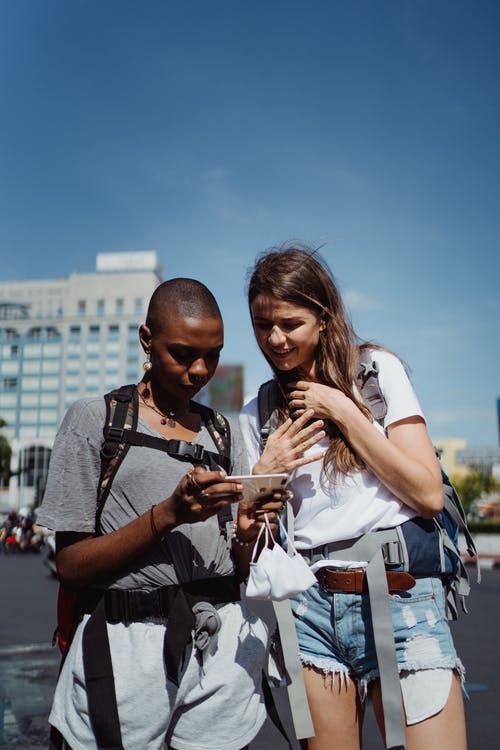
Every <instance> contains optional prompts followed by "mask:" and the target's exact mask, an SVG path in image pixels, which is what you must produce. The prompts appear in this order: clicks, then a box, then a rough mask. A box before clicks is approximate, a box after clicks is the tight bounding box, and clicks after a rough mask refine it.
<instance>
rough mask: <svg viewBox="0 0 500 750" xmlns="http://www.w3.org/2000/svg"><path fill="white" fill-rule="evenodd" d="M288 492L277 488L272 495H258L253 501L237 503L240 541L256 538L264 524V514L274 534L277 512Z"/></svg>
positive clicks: (288, 495)
mask: <svg viewBox="0 0 500 750" xmlns="http://www.w3.org/2000/svg"><path fill="white" fill-rule="evenodd" d="M289 497H290V493H289V492H288V491H287V490H278V491H276V492H274V493H273V494H272V495H267V496H265V497H260V498H258V499H257V500H255V501H242V502H240V503H239V505H238V526H237V532H236V534H237V538H238V539H239V540H240V541H241V542H253V541H255V539H257V537H258V535H259V531H260V529H261V527H262V526H263V525H264V524H265V516H266V514H267V518H268V521H269V524H270V526H271V531H272V533H273V536H276V532H277V528H278V513H280V512H281V511H282V510H283V506H284V505H285V502H286V500H287V498H289Z"/></svg>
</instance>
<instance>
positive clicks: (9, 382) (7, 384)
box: [2, 378, 17, 391]
mask: <svg viewBox="0 0 500 750" xmlns="http://www.w3.org/2000/svg"><path fill="white" fill-rule="evenodd" d="M2 385H3V387H4V389H5V390H6V391H13V390H14V389H15V388H17V378H3V380H2Z"/></svg>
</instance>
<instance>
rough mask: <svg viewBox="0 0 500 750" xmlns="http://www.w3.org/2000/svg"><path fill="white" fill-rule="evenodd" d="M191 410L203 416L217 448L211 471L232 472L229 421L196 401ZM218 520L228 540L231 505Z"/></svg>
mask: <svg viewBox="0 0 500 750" xmlns="http://www.w3.org/2000/svg"><path fill="white" fill-rule="evenodd" d="M191 408H192V409H193V411H197V412H198V414H200V415H201V418H202V419H203V422H204V423H205V426H206V428H207V430H208V431H209V433H210V436H211V438H212V440H213V441H214V443H215V445H216V446H217V450H218V451H219V455H217V456H215V457H214V460H213V462H212V463H209V468H210V469H218V468H219V467H222V468H223V469H224V471H225V472H227V473H230V471H231V427H230V424H229V420H228V419H226V417H225V416H224V415H223V414H221V413H220V412H218V411H215V409H211V408H210V407H209V406H205V405H204V404H199V403H198V402H196V401H192V402H191ZM205 453H207V455H209V456H212V457H213V454H210V453H209V451H205ZM217 519H218V521H219V529H220V532H221V534H222V535H223V536H224V538H225V539H227V538H228V536H229V534H228V528H229V525H230V524H232V522H233V513H232V509H231V506H230V505H226V506H225V507H224V508H221V510H219V512H218V513H217Z"/></svg>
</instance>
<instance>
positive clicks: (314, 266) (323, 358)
mask: <svg viewBox="0 0 500 750" xmlns="http://www.w3.org/2000/svg"><path fill="white" fill-rule="evenodd" d="M259 294H268V295H271V296H273V297H276V299H279V300H284V301H286V302H290V303H292V304H296V305H300V306H301V307H307V308H309V309H310V310H312V311H313V312H315V313H317V314H318V315H319V316H320V318H321V319H322V321H323V323H324V330H322V331H321V332H320V338H319V343H318V347H317V349H316V371H317V379H318V382H320V383H324V384H325V385H330V386H332V387H334V388H338V389H339V390H340V391H342V393H344V394H345V395H346V396H347V397H348V398H350V399H351V401H353V402H354V403H355V404H356V406H357V407H358V408H359V409H360V410H361V411H362V412H363V414H365V415H366V416H367V417H368V418H370V419H371V413H370V410H369V409H368V407H367V406H366V404H365V403H364V402H363V400H362V399H361V397H360V396H359V395H357V393H356V391H355V389H354V383H355V380H356V375H357V374H358V370H359V354H360V349H361V348H363V347H364V346H366V343H364V342H363V343H362V342H360V341H359V339H358V337H357V336H356V334H355V333H354V330H353V328H352V326H351V323H350V321H349V319H348V316H347V313H346V311H345V308H344V304H343V302H342V298H341V296H340V292H339V290H338V288H337V285H336V283H335V280H334V277H333V275H332V273H331V271H330V269H329V268H328V266H327V264H326V263H325V261H324V260H323V259H322V258H321V256H320V255H319V253H318V252H317V251H316V250H313V249H312V248H309V247H307V246H302V245H292V246H284V247H281V248H273V249H272V250H268V251H266V252H265V253H263V254H262V255H260V256H258V258H257V261H256V263H255V266H254V268H253V269H252V271H251V276H250V280H249V284H248V304H249V307H250V315H252V303H253V301H254V299H255V298H256V297H257V295H259ZM264 356H266V355H264ZM266 359H267V361H268V362H269V364H270V365H271V367H272V369H273V371H274V373H275V376H276V377H277V379H279V378H278V376H279V371H278V370H277V369H276V368H275V367H274V366H273V364H272V363H271V362H270V360H269V358H268V357H266ZM279 406H280V408H279V412H280V414H281V418H283V416H284V414H286V410H287V405H286V402H285V399H284V398H283V401H282V403H281V404H280V405H279ZM329 436H330V444H329V446H328V450H327V452H326V455H325V457H324V460H323V468H324V470H325V473H326V474H327V476H328V477H329V478H330V479H331V480H333V479H335V477H336V476H337V475H338V474H348V473H349V472H351V471H353V470H356V469H362V468H363V467H364V464H363V461H362V460H361V459H360V458H359V456H357V454H356V453H355V452H354V450H353V449H352V447H351V446H350V444H349V442H348V441H347V440H346V438H345V436H344V435H343V434H342V432H341V431H340V430H339V428H338V427H337V425H335V424H334V423H333V422H330V423H329Z"/></svg>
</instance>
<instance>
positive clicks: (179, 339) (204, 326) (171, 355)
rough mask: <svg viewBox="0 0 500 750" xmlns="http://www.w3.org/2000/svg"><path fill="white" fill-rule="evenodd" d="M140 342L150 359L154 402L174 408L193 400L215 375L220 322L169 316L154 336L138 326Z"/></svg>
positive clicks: (222, 339) (221, 338) (220, 342)
mask: <svg viewBox="0 0 500 750" xmlns="http://www.w3.org/2000/svg"><path fill="white" fill-rule="evenodd" d="M140 340H141V344H142V348H143V349H144V351H145V352H146V354H149V355H150V359H151V364H152V368H151V370H150V371H149V374H150V379H151V385H152V389H153V394H154V397H155V400H156V399H158V401H160V402H165V403H166V404H168V406H169V407H170V408H174V407H176V406H177V407H178V406H179V405H181V404H186V403H187V402H189V400H190V399H191V398H194V396H195V395H196V394H197V393H198V391H199V390H201V388H203V386H204V385H205V384H206V383H208V381H209V380H210V378H211V377H212V375H213V374H214V372H215V370H216V368H217V365H218V363H219V356H220V352H221V349H222V347H223V345H224V332H223V326H222V320H221V318H219V317H182V316H180V315H177V316H176V315H172V314H169V315H168V316H165V317H163V318H162V320H161V321H160V322H159V324H158V325H157V327H156V329H155V333H151V330H150V329H149V328H148V327H147V326H145V325H144V326H141V329H140Z"/></svg>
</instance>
